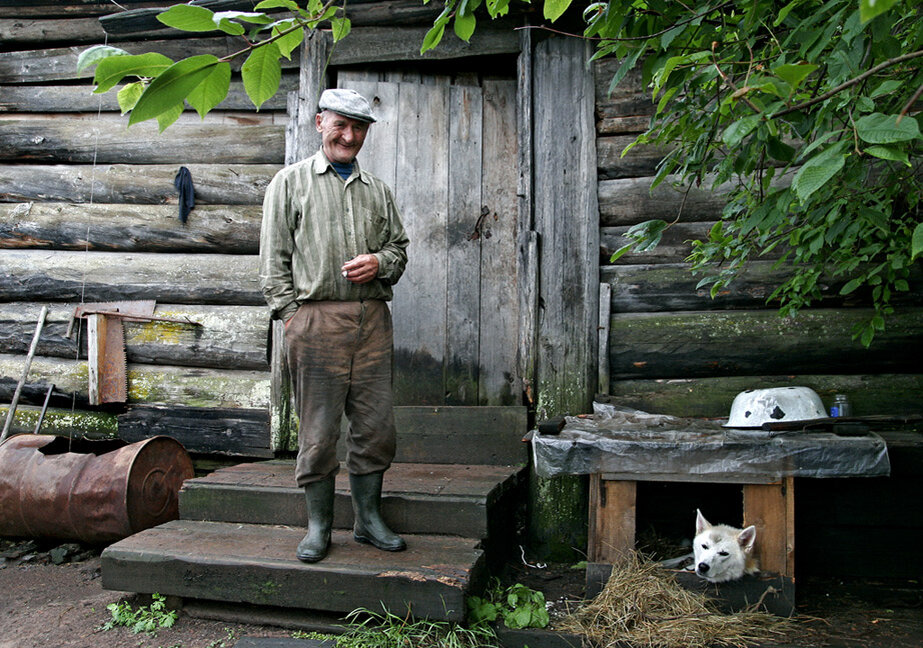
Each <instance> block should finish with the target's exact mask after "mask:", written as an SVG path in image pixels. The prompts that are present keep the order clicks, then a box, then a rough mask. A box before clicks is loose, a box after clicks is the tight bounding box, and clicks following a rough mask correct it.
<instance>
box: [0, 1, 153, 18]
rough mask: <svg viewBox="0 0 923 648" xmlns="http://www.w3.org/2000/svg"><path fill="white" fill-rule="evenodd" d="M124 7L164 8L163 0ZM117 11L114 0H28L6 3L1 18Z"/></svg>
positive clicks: (131, 2) (100, 13) (86, 14)
mask: <svg viewBox="0 0 923 648" xmlns="http://www.w3.org/2000/svg"><path fill="white" fill-rule="evenodd" d="M120 4H122V5H131V6H132V7H162V6H164V3H163V0H125V1H124V2H121V0H120ZM115 9H117V7H115V6H114V5H113V4H112V0H82V1H81V2H68V3H61V2H54V1H53V0H46V1H42V0H28V1H27V2H12V1H9V2H4V3H3V4H2V5H0V16H3V17H13V18H23V17H52V18H59V17H61V16H102V15H105V14H109V13H112V12H113V10H115Z"/></svg>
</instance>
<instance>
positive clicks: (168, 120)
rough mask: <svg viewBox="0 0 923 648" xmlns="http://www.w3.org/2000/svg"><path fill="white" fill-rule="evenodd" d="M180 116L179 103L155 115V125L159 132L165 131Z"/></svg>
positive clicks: (180, 105) (180, 108) (181, 112)
mask: <svg viewBox="0 0 923 648" xmlns="http://www.w3.org/2000/svg"><path fill="white" fill-rule="evenodd" d="M182 114H183V104H182V102H181V103H178V104H176V105H174V106H173V107H171V108H168V109H167V110H165V111H163V112H162V113H160V114H159V115H157V125H158V126H159V127H160V132H161V133H162V132H164V131H165V130H167V128H168V127H169V126H170V124H172V123H173V122H175V121H176V120H177V119H179V118H180V115H182Z"/></svg>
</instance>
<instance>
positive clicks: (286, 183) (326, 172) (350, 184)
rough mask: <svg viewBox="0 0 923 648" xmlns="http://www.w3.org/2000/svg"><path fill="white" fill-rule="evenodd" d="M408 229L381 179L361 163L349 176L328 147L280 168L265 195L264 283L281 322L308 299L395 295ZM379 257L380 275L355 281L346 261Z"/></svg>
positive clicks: (402, 267) (262, 245) (262, 268)
mask: <svg viewBox="0 0 923 648" xmlns="http://www.w3.org/2000/svg"><path fill="white" fill-rule="evenodd" d="M408 242H409V241H408V239H407V234H406V233H405V232H404V226H403V224H402V223H401V218H400V214H399V213H398V210H397V207H396V206H395V204H394V195H393V194H392V193H391V190H390V189H389V188H388V186H387V185H385V183H384V182H382V181H381V180H379V179H378V178H376V177H375V176H373V175H372V174H370V173H368V172H367V171H363V170H361V169H360V168H359V163H358V162H356V163H355V166H354V168H353V172H352V175H350V176H349V178H347V179H346V180H345V181H344V180H343V179H342V178H340V176H339V175H337V173H336V171H334V169H333V166H332V165H331V164H330V162H329V161H328V160H327V157H326V156H325V155H324V153H323V151H322V150H321V151H318V152H317V153H316V154H315V155H314V156H312V157H310V158H308V159H306V160H302V161H300V162H297V163H295V164H292V165H291V166H288V167H286V168H284V169H282V170H281V171H279V172H278V173H277V174H276V175H275V177H274V178H273V179H272V182H270V183H269V186H268V187H267V188H266V195H265V197H264V199H263V224H262V230H261V232H260V287H261V288H262V291H263V296H264V297H265V298H266V303H267V304H269V307H270V308H271V309H272V312H273V316H274V317H277V318H279V319H282V320H283V321H285V320H287V319H288V318H289V317H291V316H292V315H293V314H294V313H295V311H296V310H298V306H299V304H301V303H302V302H304V301H308V300H332V301H357V300H360V299H383V300H390V299H391V297H392V291H391V286H392V285H394V284H395V283H397V281H398V279H400V277H401V275H402V274H403V273H404V267H405V266H406V264H407V245H408ZM359 254H374V255H375V256H376V257H377V258H378V277H377V278H375V279H373V280H372V281H370V282H368V283H365V284H354V283H352V282H351V281H349V280H347V279H346V278H345V277H343V275H342V274H341V267H342V265H343V264H344V263H345V262H346V261H349V260H350V259H352V258H354V257H356V256H357V255H359Z"/></svg>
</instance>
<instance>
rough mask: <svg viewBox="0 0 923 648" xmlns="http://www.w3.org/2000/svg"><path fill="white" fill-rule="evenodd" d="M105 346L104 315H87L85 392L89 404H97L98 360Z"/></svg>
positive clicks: (98, 401)
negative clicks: (86, 380) (86, 377)
mask: <svg viewBox="0 0 923 648" xmlns="http://www.w3.org/2000/svg"><path fill="white" fill-rule="evenodd" d="M105 348H106V316H105V315H87V370H88V384H87V392H88V395H89V400H90V405H99V403H100V400H99V378H100V376H99V360H100V358H101V357H103V353H104V350H105Z"/></svg>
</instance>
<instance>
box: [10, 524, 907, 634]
mask: <svg viewBox="0 0 923 648" xmlns="http://www.w3.org/2000/svg"><path fill="white" fill-rule="evenodd" d="M56 563H57V564H56ZM506 578H508V579H511V580H514V581H519V582H523V583H525V584H528V585H529V586H530V587H533V588H534V589H540V590H542V591H543V592H544V593H545V595H546V598H547V599H548V600H549V601H550V602H552V603H553V605H556V606H560V605H561V602H562V601H564V600H568V601H574V600H579V599H580V598H581V597H582V594H583V578H584V576H583V572H582V571H581V570H578V569H573V568H572V567H571V566H569V565H558V566H546V567H544V568H543V569H538V568H536V567H527V566H525V565H512V566H511V567H510V568H509V570H508V573H507V574H506ZM798 598H799V606H798V614H799V616H798V619H797V623H796V631H795V633H794V634H793V635H792V636H791V638H790V639H789V640H788V641H787V642H786V643H785V644H776V645H775V647H774V648H814V647H818V648H819V647H830V648H910V647H914V648H919V647H921V646H923V589H919V585H918V584H913V583H911V584H909V585H908V586H906V587H903V588H896V587H894V586H893V584H889V586H888V587H884V586H882V585H881V584H869V583H855V584H849V583H844V582H841V581H830V582H814V583H799V597H798ZM120 601H127V602H129V603H131V604H132V606H133V607H134V608H137V607H138V606H139V605H142V604H146V603H147V601H145V600H144V598H143V597H140V596H137V595H129V594H124V593H120V592H112V591H107V590H104V589H103V588H102V585H101V579H100V560H99V550H98V549H92V548H88V547H84V546H81V545H79V544H65V545H58V544H44V545H43V544H39V543H35V542H32V541H11V540H3V539H0V648H90V647H97V646H105V647H107V648H231V647H232V646H234V645H235V644H236V643H237V642H238V640H239V639H240V638H242V637H291V636H292V632H293V631H292V630H291V629H285V628H279V627H272V626H255V625H244V624H235V623H227V622H223V621H209V620H202V619H194V618H191V617H189V616H187V615H185V614H182V613H180V617H179V619H178V620H177V622H176V624H175V625H174V627H172V628H169V629H161V630H159V631H158V632H157V633H156V634H155V635H149V634H144V633H140V634H133V633H132V632H131V631H129V630H128V629H127V628H123V627H118V628H114V629H111V630H102V629H101V626H102V625H103V624H104V623H105V622H106V621H108V620H109V619H110V616H111V615H110V613H109V611H108V610H107V609H106V606H107V605H109V604H110V603H118V602H120ZM765 648H769V647H768V646H767V647H765Z"/></svg>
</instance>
